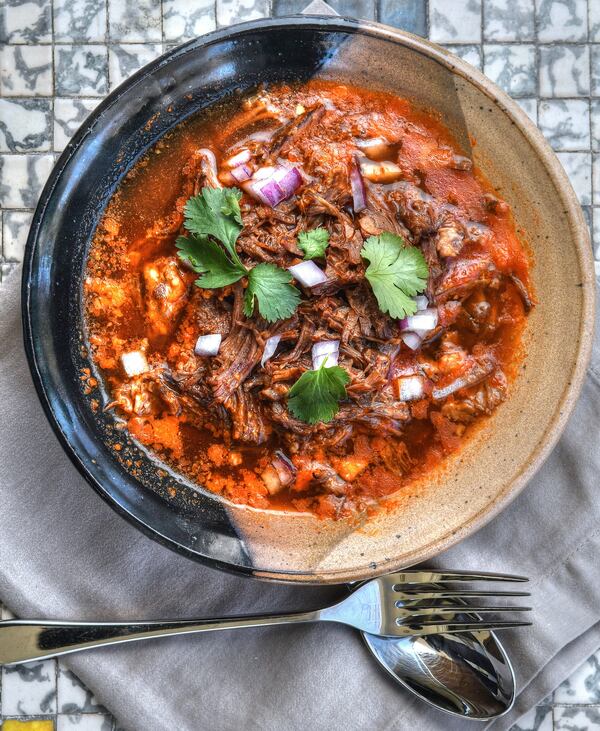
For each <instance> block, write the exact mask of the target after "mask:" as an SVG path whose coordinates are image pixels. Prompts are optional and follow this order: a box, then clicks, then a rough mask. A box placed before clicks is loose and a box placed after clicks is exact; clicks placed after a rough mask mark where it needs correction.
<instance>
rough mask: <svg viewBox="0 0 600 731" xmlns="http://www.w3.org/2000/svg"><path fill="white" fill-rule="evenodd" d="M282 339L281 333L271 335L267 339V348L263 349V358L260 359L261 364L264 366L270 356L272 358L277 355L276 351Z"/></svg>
mask: <svg viewBox="0 0 600 731" xmlns="http://www.w3.org/2000/svg"><path fill="white" fill-rule="evenodd" d="M280 340H281V335H271V337H270V338H267V339H266V341H265V349H264V350H263V354H262V358H261V359H260V364H261V366H262V367H263V368H264V366H265V363H266V362H267V361H268V360H269V358H272V357H273V356H274V355H275V351H276V350H277V346H278V345H279V341H280Z"/></svg>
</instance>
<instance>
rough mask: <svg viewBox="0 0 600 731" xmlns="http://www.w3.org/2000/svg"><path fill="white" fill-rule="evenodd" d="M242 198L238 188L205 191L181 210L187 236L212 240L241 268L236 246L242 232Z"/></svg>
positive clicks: (205, 189)
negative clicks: (189, 234)
mask: <svg viewBox="0 0 600 731" xmlns="http://www.w3.org/2000/svg"><path fill="white" fill-rule="evenodd" d="M241 197H242V193H241V191H239V190H238V189H237V188H208V187H204V188H202V190H201V191H200V193H199V194H198V195H195V196H193V197H192V198H189V199H188V201H187V202H186V204H185V207H184V209H183V212H184V215H185V227H186V228H187V230H188V231H189V232H190V233H193V234H197V235H198V236H201V237H204V236H213V237H214V238H215V239H217V240H218V241H220V242H221V243H222V244H223V246H224V247H225V248H226V249H227V251H228V252H229V255H230V256H231V258H232V259H233V260H234V261H235V262H236V263H239V264H240V265H241V262H240V259H239V257H238V254H237V251H236V250H235V242H236V241H237V237H238V236H239V235H240V231H241V230H242V214H241V212H240V204H239V201H240V198H241Z"/></svg>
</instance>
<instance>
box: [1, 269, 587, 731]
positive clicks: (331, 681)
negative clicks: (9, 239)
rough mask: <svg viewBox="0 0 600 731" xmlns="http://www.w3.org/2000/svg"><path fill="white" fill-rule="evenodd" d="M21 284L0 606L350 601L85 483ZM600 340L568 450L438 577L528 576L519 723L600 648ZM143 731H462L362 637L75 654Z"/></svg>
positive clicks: (265, 635)
mask: <svg viewBox="0 0 600 731" xmlns="http://www.w3.org/2000/svg"><path fill="white" fill-rule="evenodd" d="M19 284H20V282H19V274H18V273H14V274H13V275H12V276H11V277H10V278H9V280H8V281H7V282H4V283H3V284H2V287H1V288H0V344H1V345H0V405H1V406H0V460H1V463H0V506H1V509H0V598H1V599H2V601H3V602H4V603H5V604H6V605H7V606H8V607H9V608H10V609H12V611H14V612H15V613H16V614H17V615H18V616H21V617H34V616H39V617H46V618H70V619H122V620H125V619H133V618H160V617H192V616H203V615H204V616H210V615H221V614H226V613H232V614H235V613H244V612H258V611H274V610H279V609H292V608H295V609H302V608H304V607H307V606H316V605H317V604H318V602H320V601H323V602H326V601H327V600H328V599H329V598H330V597H331V596H332V592H335V591H336V590H335V589H332V588H331V587H329V588H316V587H312V588H310V587H294V586H284V585H275V584H265V583H261V582H258V581H253V580H250V579H244V578H236V577H232V576H229V575H226V574H223V573H219V572H217V571H214V570H212V569H208V568H205V567H203V566H200V565H197V564H195V563H193V562H192V561H189V560H188V559H186V558H183V557H181V556H178V555H176V554H175V553H172V552H171V551H169V550H168V549H166V548H164V547H162V546H160V545H159V544H157V543H155V542H153V541H152V540H150V539H149V538H146V537H145V536H144V535H142V534H140V533H139V532H138V531H137V530H136V529H135V528H133V527H132V526H130V525H129V524H128V523H126V522H125V521H124V520H123V519H122V518H120V517H119V516H118V515H116V513H114V512H113V511H112V510H111V509H110V508H109V507H108V505H106V503H104V502H103V501H102V500H101V499H100V498H99V497H98V496H97V495H96V493H95V492H94V491H93V490H92V489H91V488H90V487H89V486H88V485H87V484H86V483H85V482H84V480H83V479H82V478H81V477H80V475H79V474H78V473H77V471H76V470H75V468H74V467H73V466H72V465H71V463H70V461H69V460H68V458H67V457H66V455H65V454H64V453H63V451H62V449H61V447H60V446H59V444H58V442H57V440H56V438H55V437H54V434H53V432H52V430H51V428H50V426H49V425H48V423H47V421H46V418H45V416H44V414H43V412H42V408H41V406H40V404H39V403H38V399H37V396H36V393H35V390H34V388H33V385H32V383H31V379H30V376H29V371H28V367H27V363H26V360H25V354H24V351H23V346H22V336H21V323H20V302H19V300H20V292H19ZM599 425H600V345H599V343H598V340H597V341H596V343H595V349H594V356H593V362H592V365H591V368H590V371H589V376H588V378H587V381H586V383H585V386H584V389H583V393H582V396H581V398H580V400H579V403H578V405H577V407H576V409H575V412H574V414H573V416H572V417H571V420H570V422H569V425H568V427H567V429H566V431H565V433H564V436H563V437H562V439H561V441H560V443H559V444H558V446H557V447H556V449H555V450H554V452H553V453H552V455H551V456H550V458H549V459H548V461H547V462H546V464H545V465H544V467H543V468H542V469H541V470H540V472H539V474H538V475H537V476H536V477H535V478H534V479H533V480H532V481H531V483H530V484H529V485H528V486H527V488H526V489H525V490H524V492H523V493H521V495H520V496H519V497H518V498H517V499H516V500H515V501H514V502H513V503H512V505H510V506H509V507H508V508H507V509H506V510H505V511H504V512H503V513H502V514H501V515H500V516H498V517H497V518H496V519H495V520H494V521H493V522H492V523H491V524H490V525H488V526H487V527H485V528H483V529H482V530H480V531H479V532H478V533H477V534H476V535H474V536H472V537H471V538H469V539H468V540H466V541H464V542H463V543H462V544H461V545H459V546H457V547H455V548H453V549H451V550H450V551H448V552H447V553H445V554H444V555H442V556H440V557H439V558H438V560H437V561H436V564H437V565H439V566H444V567H447V568H453V567H455V568H460V569H480V570H481V569H485V570H487V571H494V570H496V571H503V572H511V573H519V574H526V575H528V576H530V577H531V578H532V583H531V590H532V592H533V596H532V599H533V606H534V609H535V613H534V619H535V624H534V626H533V627H531V628H527V629H525V630H519V631H512V632H510V631H509V632H508V633H507V634H505V635H504V639H505V643H506V647H507V650H508V651H509V653H510V655H511V657H512V660H513V662H514V666H515V669H516V672H517V677H518V687H519V697H518V700H517V703H516V706H515V709H514V711H512V712H511V713H510V714H509V715H508V716H506V717H504V718H502V719H499V720H497V721H496V722H495V723H493V724H491V725H492V726H493V727H494V729H505V728H508V727H510V725H511V724H512V723H513V722H514V721H515V720H517V718H518V717H519V715H521V714H522V713H524V712H525V711H527V710H528V708H530V707H531V706H532V705H534V704H535V703H536V702H538V701H539V700H540V699H541V698H543V697H544V696H545V695H547V694H548V693H549V692H550V691H551V690H552V689H553V688H554V687H555V686H556V685H557V684H558V683H559V682H560V681H561V680H562V679H563V678H565V677H566V676H567V675H568V674H569V673H570V672H571V671H572V670H573V669H574V668H575V667H576V666H577V665H578V664H579V663H581V662H582V661H583V660H585V658H586V657H588V655H589V654H591V653H592V652H593V651H594V650H595V649H596V648H597V647H598V646H599V645H600V580H599V579H600V565H599V564H598V555H600V499H599V492H598V476H599V475H600V444H599V433H600V432H599V429H598V427H599ZM67 662H68V664H69V665H70V666H71V667H72V669H73V670H74V671H75V672H76V673H77V674H78V675H79V676H80V677H81V678H82V680H83V681H84V682H86V683H87V684H88V685H89V686H90V688H92V689H93V690H94V692H95V693H96V695H97V696H98V698H99V699H100V700H101V702H102V703H104V704H105V705H106V706H107V707H108V708H109V709H110V710H111V711H112V712H113V713H114V714H115V715H116V716H117V718H118V719H119V721H120V722H121V724H122V725H123V726H124V727H125V728H126V729H129V731H199V730H204V729H210V731H230V730H232V729H240V728H241V729H244V731H252V729H260V730H261V731H271V730H272V731H295V729H305V728H308V729H311V731H320V730H321V729H322V730H323V731H325V729H326V730H327V731H331V730H332V729H341V728H344V729H346V730H348V731H352V730H354V729H380V730H383V729H386V730H389V731H391V729H407V730H408V729H410V731H414V730H417V731H419V730H420V729H423V730H424V731H435V730H436V729H440V730H442V729H443V730H444V731H448V730H449V729H454V728H464V722H462V721H460V720H457V721H455V720H454V719H452V718H450V717H449V716H447V715H445V714H442V713H440V712H438V711H435V710H434V709H431V708H429V707H428V706H426V705H425V704H424V703H421V702H420V701H418V700H416V699H414V698H413V697H412V696H411V695H410V694H409V693H407V692H406V691H404V690H402V689H401V688H399V687H398V686H397V685H395V684H394V683H393V682H392V681H391V680H390V679H389V678H388V677H387V675H386V674H384V673H383V672H381V670H380V669H379V668H378V667H377V666H376V665H375V664H374V662H373V660H372V659H371V657H370V656H369V654H368V652H367V650H366V648H365V647H364V645H363V643H362V641H361V638H360V635H359V634H358V633H357V632H354V631H352V630H350V629H348V628H345V627H341V626H339V627H338V626H335V625H328V626H316V625H315V626H308V625H307V626H297V627H291V628H289V627H288V628H264V629H258V630H243V631H237V632H223V633H221V632H219V633H214V634H207V635H196V636H191V637H187V638H176V639H168V640H160V641H154V642H147V643H139V644H132V645H126V646H121V647H115V648H105V649H102V650H97V651H94V652H90V653H83V654H81V655H73V656H70V657H69V659H68V661H67Z"/></svg>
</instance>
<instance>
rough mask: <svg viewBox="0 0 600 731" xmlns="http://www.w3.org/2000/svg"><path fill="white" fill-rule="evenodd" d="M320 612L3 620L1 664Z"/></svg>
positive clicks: (310, 617) (298, 619) (290, 620)
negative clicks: (155, 618)
mask: <svg viewBox="0 0 600 731" xmlns="http://www.w3.org/2000/svg"><path fill="white" fill-rule="evenodd" d="M319 614H320V613H319V612H318V611H317V612H297V613H294V614H275V615H270V616H269V615H256V616H240V617H227V618H226V619H219V618H214V619H189V620H170V621H153V622H63V621H60V620H53V621H49V620H37V619H10V620H7V621H4V622H0V665H10V664H12V663H18V662H29V661H31V660H39V659H41V658H44V657H56V656H58V655H66V654H68V653H71V652H78V651H80V650H87V649H89V648H92V647H101V646H103V645H117V644H120V643H123V642H134V641H136V640H149V639H155V638H158V637H170V636H172V635H185V634H195V633H197V632H214V631H216V630H221V629H242V628H244V627H262V626H267V625H274V624H296V623H306V622H315V621H317V620H318V619H319Z"/></svg>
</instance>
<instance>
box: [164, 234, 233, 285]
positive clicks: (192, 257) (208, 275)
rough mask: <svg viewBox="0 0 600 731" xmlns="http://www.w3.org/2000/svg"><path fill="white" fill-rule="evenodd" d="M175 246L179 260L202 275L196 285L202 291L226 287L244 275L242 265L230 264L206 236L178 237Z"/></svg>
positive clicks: (220, 249)
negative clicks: (187, 263) (185, 262)
mask: <svg viewBox="0 0 600 731" xmlns="http://www.w3.org/2000/svg"><path fill="white" fill-rule="evenodd" d="M175 246H176V247H177V248H178V249H179V251H178V254H179V258H180V259H183V260H184V261H187V262H189V264H190V265H191V267H192V269H193V270H194V271H196V272H198V273H199V274H201V275H202V276H201V277H200V279H197V280H196V284H197V285H198V287H202V288H203V289H217V288H219V287H226V286H227V285H228V284H233V283H234V282H237V281H238V279H241V278H242V277H243V276H244V275H245V274H246V268H245V267H244V266H243V265H242V264H240V263H238V262H232V261H231V260H230V259H229V257H228V256H227V254H226V253H225V252H224V251H223V249H222V248H221V247H220V246H219V245H218V244H216V243H215V242H214V241H211V240H210V239H209V238H208V237H207V236H190V237H186V236H179V237H178V238H177V241H176V242H175Z"/></svg>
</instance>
